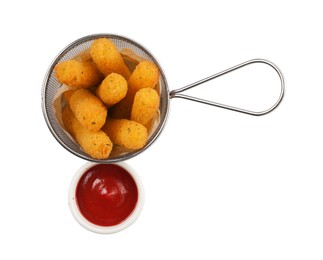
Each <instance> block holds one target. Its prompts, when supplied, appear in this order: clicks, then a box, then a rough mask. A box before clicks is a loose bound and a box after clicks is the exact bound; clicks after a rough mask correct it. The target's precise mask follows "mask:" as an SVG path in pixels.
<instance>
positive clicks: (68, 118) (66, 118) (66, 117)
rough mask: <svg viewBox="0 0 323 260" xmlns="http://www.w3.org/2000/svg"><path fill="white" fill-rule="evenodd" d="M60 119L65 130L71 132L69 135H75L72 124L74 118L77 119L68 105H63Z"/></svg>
mask: <svg viewBox="0 0 323 260" xmlns="http://www.w3.org/2000/svg"><path fill="white" fill-rule="evenodd" d="M62 119H63V124H64V126H65V130H66V131H67V132H69V133H70V134H71V136H73V137H75V132H74V129H75V128H76V127H75V126H74V124H75V122H74V121H75V120H76V121H77V119H76V117H75V115H74V113H73V111H72V109H71V108H70V106H68V105H67V106H65V107H64V108H63V110H62Z"/></svg>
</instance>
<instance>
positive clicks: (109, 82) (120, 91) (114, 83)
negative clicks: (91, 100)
mask: <svg viewBox="0 0 323 260" xmlns="http://www.w3.org/2000/svg"><path fill="white" fill-rule="evenodd" d="M127 91H128V83H127V81H126V80H125V78H124V77H123V76H121V75H120V74H117V73H111V74H109V75H108V76H107V77H106V78H105V79H104V80H103V81H102V83H101V84H100V86H99V87H98V88H97V90H96V95H97V96H98V97H99V98H100V99H101V100H102V101H103V103H104V104H106V106H107V107H111V106H113V105H115V104H116V103H118V102H119V101H120V100H121V99H123V98H124V97H125V96H126V94H127Z"/></svg>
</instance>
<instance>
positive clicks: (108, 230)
mask: <svg viewBox="0 0 323 260" xmlns="http://www.w3.org/2000/svg"><path fill="white" fill-rule="evenodd" d="M100 164H102V163H96V162H87V163H85V164H84V165H82V166H81V167H80V168H79V169H78V170H77V171H76V173H75V175H74V177H73V179H72V181H71V183H70V187H69V192H68V204H69V208H70V210H71V213H72V215H73V217H74V218H75V220H76V221H77V222H78V223H79V224H80V225H81V226H82V227H84V228H85V229H87V230H89V231H92V232H94V233H99V234H113V233H116V232H119V231H121V230H124V229H126V228H128V227H129V226H131V225H132V224H133V223H134V222H135V221H136V220H137V219H138V217H139V215H140V214H141V211H142V209H143V205H144V200H145V192H144V187H143V184H142V182H141V179H140V177H139V175H138V173H137V172H136V171H135V170H134V169H133V168H132V167H131V166H129V165H128V164H127V163H125V162H118V163H111V165H112V164H114V165H118V166H119V167H121V168H123V169H125V170H126V171H127V172H128V173H129V174H130V175H131V177H132V178H133V179H134V181H135V183H136V186H137V190H138V200H137V204H136V206H135V208H134V210H133V211H132V213H131V214H130V215H129V216H128V217H127V218H126V219H125V220H124V221H122V222H121V223H119V224H117V225H115V226H107V227H105V226H99V225H96V224H94V223H92V222H90V221H89V220H87V219H86V218H85V217H84V216H83V215H82V213H81V212H80V210H79V207H78V205H77V200H76V196H75V191H76V187H77V184H78V182H79V180H80V178H81V177H82V176H83V174H84V173H85V172H86V171H87V170H88V169H90V168H92V167H94V166H95V165H100Z"/></svg>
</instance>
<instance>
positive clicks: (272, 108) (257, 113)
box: [169, 59, 285, 116]
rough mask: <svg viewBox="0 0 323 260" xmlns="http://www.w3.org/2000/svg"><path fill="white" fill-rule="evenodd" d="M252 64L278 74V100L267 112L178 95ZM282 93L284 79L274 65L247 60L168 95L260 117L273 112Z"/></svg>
mask: <svg viewBox="0 0 323 260" xmlns="http://www.w3.org/2000/svg"><path fill="white" fill-rule="evenodd" d="M253 63H264V64H267V65H269V66H271V67H272V68H273V69H274V70H275V71H276V72H277V74H278V76H279V78H280V82H281V91H280V95H279V98H278V100H277V101H276V103H275V104H274V105H273V106H272V107H271V108H269V109H267V110H264V111H260V112H257V111H251V110H246V109H242V108H238V107H232V106H228V105H224V104H220V103H217V102H213V101H209V100H205V99H200V98H196V97H192V96H188V95H183V94H180V93H181V92H184V91H185V90H188V89H190V88H193V87H196V86H198V85H200V84H203V83H205V82H207V81H210V80H212V79H215V78H218V77H220V76H222V75H225V74H227V73H230V72H232V71H235V70H237V69H240V68H242V67H244V66H247V65H250V64H253ZM284 92H285V83H284V77H283V74H282V72H281V71H280V70H279V68H278V67H277V66H276V65H275V64H273V63H272V62H270V61H268V60H264V59H253V60H249V61H246V62H244V63H241V64H239V65H236V66H234V67H232V68H229V69H227V70H224V71H222V72H219V73H217V74H214V75H212V76H210V77H207V78H205V79H202V80H200V81H197V82H195V83H193V84H190V85H188V86H186V87H183V88H180V89H176V90H173V91H171V92H170V93H169V95H170V98H184V99H188V100H192V101H196V102H200V103H203V104H207V105H211V106H216V107H221V108H224V109H229V110H232V111H236V112H240V113H244V114H248V115H253V116H262V115H265V114H268V113H269V112H271V111H273V110H274V109H275V108H276V107H277V106H278V105H279V104H280V102H281V101H282V99H283V97H284Z"/></svg>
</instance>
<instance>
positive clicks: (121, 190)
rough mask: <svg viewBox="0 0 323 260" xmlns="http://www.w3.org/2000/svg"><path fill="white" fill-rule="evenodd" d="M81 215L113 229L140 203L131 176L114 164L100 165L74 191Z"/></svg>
mask: <svg viewBox="0 0 323 260" xmlns="http://www.w3.org/2000/svg"><path fill="white" fill-rule="evenodd" d="M75 197H76V202H77V205H78V207H79V210H80V212H81V214H82V215H83V216H84V217H85V218H86V219H87V220H88V221H90V222H91V223H93V224H95V225H99V226H114V225H117V224H119V223H121V222H122V221H124V220H125V219H126V218H127V217H128V216H129V215H130V214H131V213H132V212H133V210H134V208H135V207H136V204H137V201H138V189H137V185H136V183H135V181H134V179H133V178H132V176H131V175H130V174H129V173H128V172H127V171H126V170H125V169H123V168H122V167H120V166H118V165H115V164H97V165H95V166H93V167H92V168H90V169H88V170H87V171H86V172H85V173H84V174H83V175H82V177H81V178H80V180H79V182H78V184H77V187H76V192H75Z"/></svg>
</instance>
